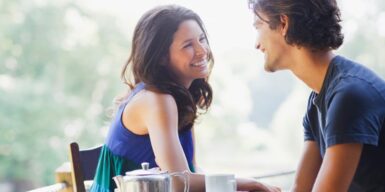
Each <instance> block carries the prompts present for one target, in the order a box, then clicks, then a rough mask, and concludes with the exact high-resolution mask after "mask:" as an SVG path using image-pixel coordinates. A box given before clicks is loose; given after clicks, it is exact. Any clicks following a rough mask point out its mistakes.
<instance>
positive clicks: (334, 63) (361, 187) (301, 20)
mask: <svg viewBox="0 0 385 192" xmlns="http://www.w3.org/2000/svg"><path fill="white" fill-rule="evenodd" d="M249 4H250V5H251V8H252V9H253V12H254V14H255V23H254V26H255V28H256V29H257V31H258V34H259V36H258V38H257V42H256V48H257V49H259V50H261V51H262V52H263V54H264V55H265V70H267V71H270V72H274V71H277V70H283V69H288V70H290V71H292V72H293V74H294V75H295V76H297V77H298V78H299V79H300V80H302V81H303V82H304V83H305V84H306V85H308V86H309V87H310V88H311V89H312V90H313V91H312V93H311V94H310V97H309V101H308V107H307V112H306V115H305V117H304V120H303V126H304V129H305V131H304V134H305V144H304V152H303V156H302V158H301V161H300V163H299V167H298V170H297V173H296V177H295V181H294V185H293V189H292V190H293V191H326V192H333V191H338V192H341V191H359V192H364V191H385V123H384V121H385V82H384V80H382V79H381V78H379V77H378V76H377V75H376V74H374V73H373V72H372V71H371V70H369V69H367V68H366V67H364V66H362V65H360V64H358V63H356V62H354V61H351V60H349V59H346V58H344V57H342V56H337V55H335V54H334V53H333V50H335V49H337V48H338V47H339V46H340V45H341V44H342V42H343V35H342V34H341V26H340V24H339V23H340V21H341V19H340V11H339V8H338V7H337V3H336V1H335V0H285V1H282V0H255V1H249Z"/></svg>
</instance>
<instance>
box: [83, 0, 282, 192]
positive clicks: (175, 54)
mask: <svg viewBox="0 0 385 192" xmlns="http://www.w3.org/2000/svg"><path fill="white" fill-rule="evenodd" d="M212 66H213V56H212V53H211V51H210V47H209V43H208V41H207V34H206V32H205V29H204V27H203V23H202V21H201V19H200V18H199V16H198V15H197V14H196V13H194V12H193V11H191V10H189V9H186V8H184V7H180V6H176V5H168V6H160V7H156V8H154V9H152V10H150V11H148V12H147V13H145V14H144V15H143V16H142V18H141V19H140V20H139V22H138V24H137V26H136V28H135V31H134V36H133V40H132V50H131V55H130V58H129V60H128V62H127V63H126V65H125V66H124V68H123V71H122V79H123V80H124V81H125V83H126V84H128V85H129V86H130V88H131V90H132V91H131V92H130V93H129V94H128V95H127V96H126V97H124V98H123V99H122V102H121V103H120V104H119V108H118V110H117V112H116V117H115V119H114V121H113V123H112V125H111V127H110V131H109V134H108V137H107V140H106V143H105V145H104V146H103V149H102V152H101V156H100V159H99V165H98V168H97V171H96V175H95V179H94V184H93V186H92V188H91V191H113V189H114V188H115V187H116V186H115V184H114V182H113V181H112V177H113V176H115V175H123V174H124V173H125V172H126V171H130V170H134V169H138V168H140V164H141V163H142V162H149V163H150V167H160V168H161V169H162V170H166V171H168V172H183V171H186V170H187V171H188V172H189V178H190V179H189V181H190V183H189V185H190V191H204V188H205V183H204V175H202V174H197V173H195V167H196V166H195V164H194V143H193V124H194V121H195V119H196V118H197V114H198V110H207V109H208V108H209V106H210V104H211V101H212V90H211V87H210V85H209V84H208V81H207V80H208V77H209V74H210V71H211V68H212ZM128 72H131V73H132V76H133V78H134V79H133V83H131V82H130V81H129V80H128V79H127V78H126V77H127V73H128ZM174 181H175V182H173V183H174V185H173V189H174V190H173V191H182V190H183V182H182V181H181V180H180V179H179V178H176V177H175V178H174ZM237 184H238V189H239V190H261V189H262V190H266V191H277V188H274V187H269V186H266V185H263V184H261V183H258V182H256V181H254V180H247V179H238V180H237Z"/></svg>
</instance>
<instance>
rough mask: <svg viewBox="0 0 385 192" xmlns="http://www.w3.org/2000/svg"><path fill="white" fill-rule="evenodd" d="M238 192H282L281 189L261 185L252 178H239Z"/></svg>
mask: <svg viewBox="0 0 385 192" xmlns="http://www.w3.org/2000/svg"><path fill="white" fill-rule="evenodd" d="M237 190H238V191H265V192H280V191H281V189H280V188H279V187H275V186H271V185H267V184H264V183H260V182H258V181H256V180H255V179H251V178H237Z"/></svg>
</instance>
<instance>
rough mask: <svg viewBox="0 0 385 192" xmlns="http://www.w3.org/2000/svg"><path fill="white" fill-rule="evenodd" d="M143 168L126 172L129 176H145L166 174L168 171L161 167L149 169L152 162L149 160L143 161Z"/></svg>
mask: <svg viewBox="0 0 385 192" xmlns="http://www.w3.org/2000/svg"><path fill="white" fill-rule="evenodd" d="M141 166H142V169H138V170H134V171H128V172H126V175H127V176H145V175H160V174H165V173H167V171H161V170H160V168H159V167H154V168H151V169H149V167H150V164H149V163H148V162H143V163H142V164H141Z"/></svg>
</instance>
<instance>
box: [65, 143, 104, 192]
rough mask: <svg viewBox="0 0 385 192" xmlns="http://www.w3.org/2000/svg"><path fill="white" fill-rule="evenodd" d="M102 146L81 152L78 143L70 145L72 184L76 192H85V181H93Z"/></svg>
mask: <svg viewBox="0 0 385 192" xmlns="http://www.w3.org/2000/svg"><path fill="white" fill-rule="evenodd" d="M101 148H102V147H101V146H99V147H95V148H92V149H86V150H79V145H78V144H77V143H76V142H72V143H71V144H70V162H71V165H72V166H71V167H72V182H73V187H74V191H75V192H85V191H86V189H85V185H84V181H85V180H92V179H93V178H94V175H95V171H96V168H97V165H98V160H99V155H100V151H101Z"/></svg>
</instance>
